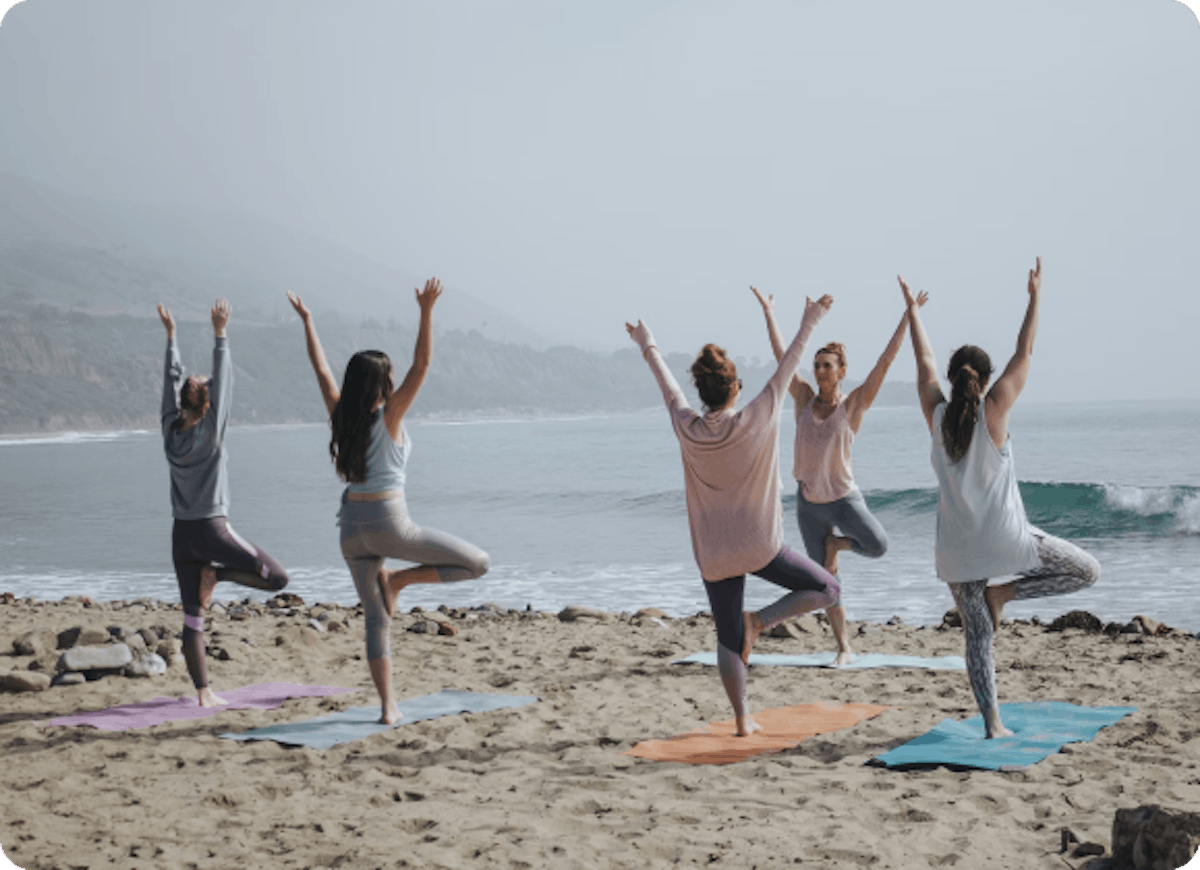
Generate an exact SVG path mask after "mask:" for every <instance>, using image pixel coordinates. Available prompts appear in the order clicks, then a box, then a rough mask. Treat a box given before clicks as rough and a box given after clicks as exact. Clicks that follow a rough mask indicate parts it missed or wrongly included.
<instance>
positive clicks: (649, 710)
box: [0, 596, 1200, 870]
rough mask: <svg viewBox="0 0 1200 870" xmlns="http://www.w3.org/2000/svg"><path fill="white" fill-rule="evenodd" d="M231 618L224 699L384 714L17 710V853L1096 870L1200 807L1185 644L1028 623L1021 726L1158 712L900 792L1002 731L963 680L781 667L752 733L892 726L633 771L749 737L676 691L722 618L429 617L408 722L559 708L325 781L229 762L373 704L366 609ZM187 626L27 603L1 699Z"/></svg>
mask: <svg viewBox="0 0 1200 870" xmlns="http://www.w3.org/2000/svg"><path fill="white" fill-rule="evenodd" d="M947 598H949V597H948V596H947ZM402 606H403V603H402ZM227 608H228V610H229V612H228V613H216V614H214V615H213V617H212V619H211V621H210V627H209V629H208V631H207V639H208V642H209V646H210V655H209V663H208V667H209V674H210V677H211V680H212V683H213V686H214V688H215V689H216V690H217V691H218V692H219V691H220V690H222V689H226V690H228V689H233V688H237V687H239V686H245V685H249V684H252V683H260V682H268V681H290V682H297V683H307V684H319V685H333V686H344V687H350V688H355V689H358V690H359V691H357V692H355V693H351V694H344V695H337V696H332V697H328V698H309V699H302V700H292V701H288V702H287V703H285V704H284V705H283V706H282V707H280V708H278V709H275V710H232V711H224V712H222V713H221V714H220V715H219V716H216V717H213V718H209V719H202V720H197V721H182V722H170V723H166V724H163V725H158V726H155V727H152V728H148V729H141V730H131V731H124V732H106V731H100V730H97V729H94V728H88V727H75V728H62V727H46V725H45V723H46V722H47V720H49V719H51V718H54V717H56V716H63V715H69V714H74V713H79V712H85V711H90V710H99V709H103V708H106V707H109V706H112V705H116V704H121V703H129V702H135V701H145V700H149V699H151V698H154V697H157V696H162V695H176V696H178V695H185V694H189V693H190V691H191V684H190V682H189V680H188V679H187V675H186V671H185V670H184V668H183V665H182V661H181V660H177V661H175V662H174V663H173V664H172V666H171V667H170V668H169V670H168V671H167V673H166V675H164V676H159V677H152V678H143V679H134V678H126V677H121V676H109V677H105V678H103V679H99V680H96V681H91V682H86V683H83V684H80V685H74V686H56V687H53V688H50V689H47V690H45V691H42V692H25V693H15V692H6V693H3V694H2V695H0V698H2V701H0V704H2V707H0V748H2V749H3V755H4V764H3V772H2V773H0V844H2V845H3V848H4V851H5V853H6V854H7V855H8V856H9V857H10V858H11V859H12V861H13V862H14V863H16V865H17V866H19V867H23V868H26V870H33V868H84V867H87V868H98V867H121V868H189V867H237V866H242V867H269V868H275V867H279V868H310V867H312V868H316V867H321V868H326V867H347V868H374V867H381V868H392V867H420V868H454V867H505V868H537V867H555V868H575V867H578V868H590V867H597V868H601V867H604V868H607V867H630V868H634V867H637V868H644V867H672V866H715V867H737V868H753V867H757V868H765V867H784V866H789V867H790V866H798V865H799V866H809V867H822V868H843V867H844V868H850V867H873V868H906V870H907V868H918V867H963V868H976V867H987V868H1014V870H1015V868H1021V870H1028V868H1043V867H1044V868H1063V867H1064V866H1069V867H1085V866H1087V864H1088V862H1089V861H1095V859H1094V858H1089V857H1086V856H1083V857H1073V856H1072V851H1067V852H1065V853H1064V852H1063V851H1062V842H1063V834H1062V829H1063V828H1068V829H1069V830H1070V831H1071V832H1072V833H1073V834H1074V835H1075V837H1076V838H1077V839H1078V840H1080V841H1081V842H1093V843H1097V844H1100V845H1101V846H1104V847H1105V848H1106V849H1107V848H1109V847H1110V837H1111V827H1112V821H1113V815H1114V813H1115V811H1116V810H1117V809H1118V808H1124V807H1130V808H1132V807H1137V806H1140V805H1143V804H1149V803H1159V804H1163V805H1165V806H1168V807H1175V808H1178V809H1192V810H1194V809H1196V808H1198V807H1200V769H1198V767H1197V765H1198V764H1200V740H1197V739H1195V738H1196V737H1197V736H1200V725H1198V724H1197V709H1198V708H1200V687H1198V686H1197V685H1196V684H1195V682H1194V675H1195V674H1196V673H1197V672H1200V641H1198V640H1197V639H1195V638H1194V637H1192V636H1191V635H1188V634H1186V633H1182V632H1163V633H1159V634H1156V635H1145V634H1135V633H1111V634H1105V633H1103V632H1087V631H1084V630H1081V629H1067V630H1065V631H1050V630H1048V628H1047V627H1045V626H1039V625H1035V624H1029V623H1014V622H1007V624H1006V625H1005V626H1004V627H1003V628H1002V630H1001V632H1000V635H999V637H998V640H997V670H998V679H999V687H1000V698H1001V701H1002V702H1012V701H1031V700H1060V701H1070V702H1074V703H1079V704H1087V705H1121V706H1135V707H1137V708H1138V709H1137V712H1136V713H1134V714H1132V715H1130V716H1128V717H1126V718H1125V719H1124V720H1123V721H1121V722H1120V723H1118V724H1117V725H1115V726H1113V727H1110V728H1106V729H1104V730H1103V731H1101V732H1100V734H1099V736H1098V737H1097V738H1096V739H1095V740H1094V741H1092V742H1088V743H1079V744H1074V745H1070V746H1068V747H1066V748H1065V749H1064V750H1063V751H1062V752H1061V753H1059V754H1056V755H1051V756H1050V757H1048V758H1047V759H1045V760H1044V761H1042V762H1040V763H1038V764H1036V765H1033V766H1031V767H1029V768H1026V769H1024V770H1021V771H1017V772H1007V773H998V772H988V771H979V770H970V771H967V770H958V771H955V770H950V769H947V768H945V767H938V768H933V769H924V770H909V771H896V770H888V769H883V768H879V767H874V766H869V765H867V763H866V762H867V761H868V760H869V759H870V758H872V757H873V756H875V755H878V754H880V753H882V752H886V751H888V750H890V749H893V748H895V747H897V746H899V745H901V744H902V743H905V742H907V741H908V740H910V739H912V738H913V737H916V736H918V735H920V734H922V733H924V732H925V731H927V730H928V729H930V728H932V727H933V726H934V725H936V724H937V723H938V722H939V721H941V720H942V719H944V718H947V717H950V718H954V719H964V718H966V717H968V716H971V715H974V714H975V713H976V712H977V711H976V707H975V703H974V700H973V698H972V696H971V692H970V688H969V685H968V682H967V677H966V674H965V673H963V672H961V671H918V670H897V669H878V670H861V671H834V670H829V669H816V668H802V669H801V668H782V667H757V668H754V669H753V670H752V672H751V678H750V698H751V702H752V704H753V706H754V708H755V709H762V708H768V707H783V706H789V705H793V704H806V703H813V702H818V701H824V702H835V703H836V702H860V703H869V704H880V705H888V706H890V707H892V708H893V709H889V710H887V711H886V712H884V713H882V714H881V715H879V716H877V717H875V718H873V719H870V720H868V721H865V722H862V723H860V724H858V725H856V726H854V727H853V728H850V729H846V730H843V731H838V732H834V733H829V734H823V735H819V736H817V737H814V738H811V739H809V740H806V741H804V742H803V743H801V744H800V745H799V746H797V747H795V748H794V749H788V750H784V751H781V752H779V753H777V754H773V755H769V756H759V757H755V758H752V759H750V760H747V761H743V762H739V763H736V764H729V765H685V764H677V763H663V762H653V761H645V760H641V759H635V758H632V757H630V756H628V755H625V754H622V753H623V751H624V750H628V749H629V748H631V747H632V746H633V745H634V744H635V743H637V742H638V741H641V740H645V739H649V738H664V737H670V736H672V735H676V734H682V733H684V732H687V731H690V730H692V729H694V728H696V727H698V726H701V725H703V724H705V723H709V722H713V721H715V720H720V719H727V718H729V715H730V713H729V707H728V702H727V700H726V698H725V695H724V692H723V690H722V687H721V683H720V680H719V679H718V677H717V673H716V670H715V669H714V668H708V667H704V666H696V665H686V666H685V665H672V664H671V661H672V660H673V659H676V658H681V657H683V656H686V655H688V654H690V653H694V652H699V651H703V650H710V649H713V648H714V644H715V639H714V631H713V625H712V621H711V619H710V618H708V617H707V616H706V615H697V616H693V617H688V618H666V617H661V616H653V615H650V614H645V615H641V616H632V615H620V614H607V615H603V616H602V617H600V618H582V619H577V620H574V621H563V620H560V619H559V618H558V617H557V616H556V615H555V614H549V613H536V612H519V611H504V610H500V609H498V608H495V609H487V608H477V609H472V610H465V609H455V610H450V612H448V613H445V614H440V615H439V616H438V618H439V619H443V620H444V619H448V620H449V621H450V622H451V623H452V624H453V625H454V626H456V627H457V628H458V629H459V631H458V633H457V634H456V635H453V636H446V635H442V634H438V633H436V632H426V633H415V632H411V631H408V630H407V629H408V628H409V627H410V626H412V625H414V624H415V623H417V622H426V621H428V618H429V616H430V614H411V613H401V614H398V615H397V618H396V622H395V626H394V629H393V669H394V674H395V678H394V681H395V685H396V687H397V690H398V693H399V695H400V697H401V698H404V697H412V696H416V695H422V694H426V693H431V692H437V691H440V690H442V689H446V688H453V689H465V690H472V691H478V692H498V693H505V694H514V695H537V696H538V697H539V698H540V699H541V700H540V701H538V702H537V703H535V704H532V705H529V706H526V707H521V708H517V709H510V710H497V711H492V712H488V713H475V714H462V715H457V716H449V717H444V718H440V719H435V720H431V721H424V722H415V723H412V724H409V725H404V726H401V727H399V728H396V729H395V730H392V731H388V732H385V733H383V734H379V735H376V736H373V737H369V738H367V739H364V740H360V741H357V742H354V743H349V744H344V745H340V746H337V747H334V748H332V749H329V750H327V751H324V752H318V751H315V750H312V749H308V748H288V747H284V746H281V745H278V744H276V743H273V742H239V741H232V740H227V739H220V738H218V736H217V735H218V734H221V733H223V732H227V731H242V730H245V729H248V728H252V727H258V726H263V725H268V724H274V723H280V722H287V721H297V720H302V719H308V718H312V717H314V716H318V715H322V714H325V713H328V712H330V711H335V710H340V709H344V708H346V707H351V706H361V705H364V704H373V703H375V702H376V696H375V694H374V691H373V689H372V687H371V683H370V678H369V675H368V672H367V667H366V663H365V661H364V660H363V625H362V622H363V621H362V617H361V615H360V613H359V612H358V611H357V610H356V609H354V608H345V607H337V606H332V605H330V606H322V605H311V606H309V605H305V606H294V607H286V608H279V609H271V608H268V607H266V606H264V605H249V606H238V605H234V604H228V605H227ZM1130 616H1131V617H1132V616H1133V614H1130ZM1161 616H1163V617H1166V618H1168V619H1169V615H1166V614H1162V615H1161ZM312 620H316V621H317V622H318V623H319V624H320V627H321V628H320V629H318V628H316V627H314V626H313V624H312ZM180 624H181V614H180V612H179V611H178V610H177V609H175V606H174V605H172V604H162V603H156V602H151V601H141V602H134V603H126V602H108V603H104V602H101V603H85V602H82V601H79V600H75V601H72V600H67V601H64V602H53V603H47V602H41V603H39V602H33V601H30V600H27V599H17V600H13V601H5V602H4V603H0V673H7V672H9V671H11V670H28V669H29V665H30V663H31V662H32V661H33V660H34V657H32V656H20V655H16V654H15V653H14V648H13V641H14V640H16V639H18V638H20V637H21V636H23V635H24V634H25V633H26V632H29V631H31V630H34V629H41V628H46V629H51V630H54V631H63V630H66V629H69V628H72V627H75V626H85V627H87V626H90V627H95V628H100V629H105V628H107V626H110V625H125V626H131V627H134V628H151V627H153V626H155V625H160V626H167V627H169V628H170V631H171V632H176V631H178V629H179V628H180V627H181V625H180ZM808 628H809V631H806V632H805V631H797V632H796V634H797V635H798V636H795V637H793V636H789V637H767V636H764V637H763V638H762V639H761V641H760V643H759V646H758V647H757V649H756V651H757V652H776V653H783V652H786V653H795V652H815V651H820V650H827V649H831V642H830V637H829V635H828V634H827V633H826V632H827V629H826V628H825V627H824V626H821V625H814V624H813V622H812V621H810V622H809V623H808ZM859 628H860V626H859V625H858V624H853V630H854V631H856V632H857V631H858V629H859ZM861 628H862V633H861V634H856V635H855V643H856V648H857V650H858V651H860V652H889V653H903V654H909V655H920V656H943V655H961V654H962V650H963V639H962V634H961V629H958V628H953V627H945V626H938V627H934V626H928V627H916V626H904V625H871V626H861ZM43 659H45V656H43ZM41 664H42V666H43V667H45V665H46V661H42V663H41ZM50 668H51V669H52V668H53V662H52V661H50Z"/></svg>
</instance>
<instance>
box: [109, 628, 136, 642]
mask: <svg viewBox="0 0 1200 870" xmlns="http://www.w3.org/2000/svg"><path fill="white" fill-rule="evenodd" d="M136 633H137V629H136V628H134V627H133V626H131V625H110V626H108V634H109V636H110V637H115V638H116V639H117V640H121V641H125V640H129V638H131V637H132V636H133V635H134V634H136Z"/></svg>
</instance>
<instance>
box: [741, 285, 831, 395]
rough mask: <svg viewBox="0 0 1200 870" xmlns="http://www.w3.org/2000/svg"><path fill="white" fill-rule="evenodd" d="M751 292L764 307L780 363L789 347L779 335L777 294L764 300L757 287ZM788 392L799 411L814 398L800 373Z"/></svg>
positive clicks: (772, 346) (773, 349) (774, 351)
mask: <svg viewBox="0 0 1200 870" xmlns="http://www.w3.org/2000/svg"><path fill="white" fill-rule="evenodd" d="M750 290H751V292H752V293H754V296H755V298H756V299H758V302H759V304H760V305H762V309H763V316H764V317H766V319H767V336H768V337H769V338H770V340H771V351H772V352H773V353H774V354H775V362H776V363H779V362H780V361H782V360H783V355H784V353H786V352H787V345H785V344H784V343H783V336H782V335H780V334H779V324H778V323H777V322H776V321H775V294H771V295H770V296H768V297H766V298H765V299H764V298H763V295H762V294H761V293H759V292H758V288H757V287H754V286H751V287H750ZM826 298H828V297H827V296H824V297H822V299H826ZM831 302H832V300H831ZM826 308H828V306H826ZM788 392H789V393H791V394H792V400H793V401H795V403H796V409H797V410H799V409H800V408H803V407H804V406H805V405H807V404H808V401H809V399H811V398H812V397H813V388H812V385H811V384H809V383H808V381H806V380H804V378H802V377H801V376H800V374H799V373H796V374H795V375H793V376H792V379H791V381H789V382H788Z"/></svg>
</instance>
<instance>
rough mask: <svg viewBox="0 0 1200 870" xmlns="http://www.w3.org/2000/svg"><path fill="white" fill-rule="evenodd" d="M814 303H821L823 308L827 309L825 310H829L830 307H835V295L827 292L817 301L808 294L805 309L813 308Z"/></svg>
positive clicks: (805, 299)
mask: <svg viewBox="0 0 1200 870" xmlns="http://www.w3.org/2000/svg"><path fill="white" fill-rule="evenodd" d="M814 305H820V306H821V307H822V308H824V309H825V311H829V309H830V308H832V307H833V297H832V296H830V295H829V294H828V293H826V294H825V295H824V296H822V297H821V298H820V299H818V300H817V301H816V302H813V301H812V300H811V299H809V298H808V297H807V296H805V297H804V307H805V310H807V309H809V308H811V307H812V306H814Z"/></svg>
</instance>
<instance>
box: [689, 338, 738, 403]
mask: <svg viewBox="0 0 1200 870" xmlns="http://www.w3.org/2000/svg"><path fill="white" fill-rule="evenodd" d="M736 381H737V366H736V365H734V364H733V360H731V359H730V358H729V357H727V356H726V355H725V349H724V348H722V347H717V345H715V344H706V345H704V347H702V348H701V349H700V355H699V356H698V357H696V361H695V362H693V363H692V382H693V383H694V384H695V385H696V392H698V393H699V394H700V401H702V402H703V403H704V405H705V407H707V408H708V410H710V411H719V410H720V409H721V408H724V407H725V406H726V405H727V404H728V403H729V394H730V392H731V391H732V390H733V385H734V383H736Z"/></svg>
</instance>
